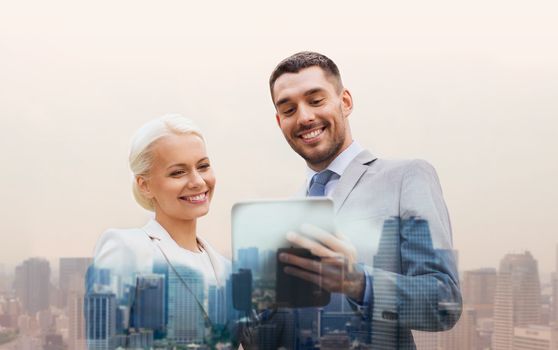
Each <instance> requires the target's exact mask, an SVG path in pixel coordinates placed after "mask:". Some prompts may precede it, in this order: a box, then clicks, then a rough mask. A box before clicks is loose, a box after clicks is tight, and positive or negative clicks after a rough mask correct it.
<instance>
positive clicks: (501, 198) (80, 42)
mask: <svg viewBox="0 0 558 350" xmlns="http://www.w3.org/2000/svg"><path fill="white" fill-rule="evenodd" d="M450 3H451V4H450ZM557 14H558V5H557V3H556V2H555V1H546V2H543V1H529V2H527V1H524V2H517V1H466V2H460V3H459V4H456V3H455V2H449V1H420V2H418V1H407V2H405V1H397V2H395V1H381V2H380V1H375V2H372V1H366V2H365V1H362V2H352V1H348V2H341V1H316V2H301V1H281V2H277V1H275V2H269V4H266V3H265V2H263V1H249V2H247V1H230V2H223V3H217V2H207V3H204V2H201V1H198V2H192V3H187V2H185V1H177V2H170V1H164V2H138V1H127V2H122V1H119V2H115V1H111V2H97V1H96V2H89V3H76V2H67V3H57V2H52V1H47V2H40V1H36V2H34V3H30V2H26V1H22V2H19V1H18V2H16V1H11V2H4V3H3V4H2V5H0V118H1V128H0V161H1V164H2V172H1V174H2V175H1V179H2V191H1V193H2V197H3V198H2V202H1V204H0V212H1V213H2V220H1V222H0V232H1V234H2V237H3V238H4V239H3V243H2V244H1V245H0V263H3V264H6V265H7V266H13V265H14V264H16V263H19V262H20V261H21V260H22V259H24V258H26V257H28V256H44V257H47V258H49V259H54V258H57V257H60V256H87V255H90V254H91V253H92V250H93V247H94V244H95V242H96V240H97V238H98V236H99V235H100V234H101V233H102V232H103V231H104V230H105V229H107V228H109V227H133V226H139V225H142V224H143V223H144V222H145V221H146V218H147V214H146V212H145V211H143V210H142V209H140V208H139V206H138V205H136V204H135V202H134V201H133V199H132V195H131V190H130V186H131V185H130V182H131V174H130V173H129V170H128V165H127V153H128V145H129V141H130V137H131V135H132V134H133V132H134V131H135V130H136V129H137V128H138V127H139V126H140V125H142V124H143V123H144V122H145V121H147V120H150V119H151V118H154V117H156V116H159V115H161V114H164V113H167V112H178V113H182V114H184V115H186V116H189V117H191V118H193V119H195V120H196V121H197V122H198V124H200V125H201V126H202V128H203V129H204V131H205V134H206V139H207V142H208V147H209V152H210V157H211V158H212V160H213V165H214V167H215V169H216V175H217V192H216V194H215V197H214V201H213V204H212V209H211V212H210V214H209V215H208V216H207V217H205V218H203V219H202V220H201V222H200V232H201V234H202V235H203V236H205V237H206V238H207V239H208V240H209V241H210V242H212V243H213V244H214V245H215V246H217V248H218V249H219V250H220V251H222V252H224V253H225V254H229V253H230V237H229V226H230V223H229V222H230V215H229V212H230V207H231V205H232V204H233V203H234V202H235V201H239V200H243V199H248V198H264V197H284V196H287V195H291V194H292V193H293V192H294V191H295V190H296V189H297V188H298V187H299V186H300V184H301V183H302V182H303V181H304V176H305V175H304V174H305V173H304V163H303V162H302V161H301V160H300V159H299V158H298V156H297V155H296V154H295V153H294V152H292V151H291V149H290V148H289V146H288V145H287V143H286V142H285V141H284V139H283V138H282V135H281V133H280V131H279V129H278V128H277V126H276V124H275V119H274V109H273V106H272V104H271V101H270V97H269V93H268V88H267V79H268V77H269V74H270V72H271V70H272V69H273V68H274V67H275V65H276V64H277V63H278V61H280V60H281V59H283V58H284V57H286V56H288V55H290V54H292V53H294V52H297V51H300V50H316V51H319V52H322V53H325V54H326V55H328V56H330V57H331V58H332V59H334V60H335V61H336V62H337V64H338V65H339V67H340V69H341V73H342V76H343V79H344V83H345V85H346V86H347V87H348V88H349V89H350V91H351V92H352V95H353V99H354V102H355V110H354V112H353V114H352V116H351V117H350V118H351V123H352V130H353V135H354V137H355V139H356V140H358V141H359V142H360V143H361V144H362V145H364V146H365V147H367V148H369V149H371V151H372V152H373V153H374V154H376V155H377V156H380V157H386V158H423V159H426V160H428V161H429V162H431V163H432V164H433V165H434V166H435V167H436V169H437V171H438V174H439V176H440V180H441V183H442V186H443V189H444V194H445V198H446V201H447V204H448V207H449V210H450V214H451V219H452V224H453V235H454V243H455V247H456V248H457V249H458V250H459V252H460V265H461V266H460V268H461V269H470V268H476V267H481V266H497V264H498V263H499V261H500V259H501V258H502V257H503V256H504V254H506V253H508V252H518V251H522V250H525V249H527V250H530V251H531V252H532V253H533V255H534V256H535V257H536V258H537V259H538V261H539V268H540V270H541V271H542V272H544V273H546V272H550V271H552V270H553V267H554V258H555V253H556V248H555V247H556V244H558V229H557V228H556V227H557V225H556V220H557V219H558V207H557V205H556V203H557V201H558V183H557V182H558V180H557V179H558V138H557V136H558V121H557V118H558V63H557V62H558V21H556V18H557ZM263 178H266V180H265V181H264V180H263ZM270 179H271V180H270Z"/></svg>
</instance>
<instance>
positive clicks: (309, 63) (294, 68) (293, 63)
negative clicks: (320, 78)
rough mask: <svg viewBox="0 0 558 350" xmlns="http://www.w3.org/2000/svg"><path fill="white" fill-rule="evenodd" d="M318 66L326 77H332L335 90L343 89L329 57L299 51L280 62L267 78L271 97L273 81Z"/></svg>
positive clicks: (337, 69)
mask: <svg viewBox="0 0 558 350" xmlns="http://www.w3.org/2000/svg"><path fill="white" fill-rule="evenodd" d="M313 66H318V67H320V68H321V69H322V70H323V71H324V73H325V74H326V76H330V77H334V78H335V80H336V81H337V83H338V84H337V85H338V86H337V89H341V88H342V87H343V83H342V82H341V74H340V73H339V68H337V65H336V64H335V62H333V61H332V60H331V59H330V58H329V57H327V56H325V55H322V54H321V53H317V52H312V51H301V52H297V53H295V54H294V55H292V56H289V57H287V58H285V59H284V60H283V61H281V62H280V63H279V64H278V65H277V67H275V69H274V70H273V72H272V73H271V77H269V89H270V91H271V96H273V87H274V86H275V81H276V80H277V79H278V78H279V77H280V76H281V75H283V74H285V73H298V72H300V71H301V70H302V69H304V68H308V67H313Z"/></svg>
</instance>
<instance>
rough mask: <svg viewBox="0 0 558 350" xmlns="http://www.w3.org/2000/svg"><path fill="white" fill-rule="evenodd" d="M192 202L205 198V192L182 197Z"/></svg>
mask: <svg viewBox="0 0 558 350" xmlns="http://www.w3.org/2000/svg"><path fill="white" fill-rule="evenodd" d="M182 198H184V199H186V200H188V201H190V202H195V201H201V200H204V199H205V193H202V194H198V195H196V196H190V197H182Z"/></svg>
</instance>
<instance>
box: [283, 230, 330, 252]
mask: <svg viewBox="0 0 558 350" xmlns="http://www.w3.org/2000/svg"><path fill="white" fill-rule="evenodd" d="M287 240H288V241H289V242H291V243H294V244H296V245H298V246H300V247H302V248H306V249H308V250H310V252H311V253H312V254H314V255H317V256H320V257H334V256H337V255H338V254H337V253H335V252H334V251H332V250H330V249H328V248H327V247H325V246H324V245H322V244H320V243H318V242H316V241H313V240H311V239H309V238H306V237H304V236H303V235H300V234H298V233H296V232H292V231H291V232H287Z"/></svg>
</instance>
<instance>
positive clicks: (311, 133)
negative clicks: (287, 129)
mask: <svg viewBox="0 0 558 350" xmlns="http://www.w3.org/2000/svg"><path fill="white" fill-rule="evenodd" d="M322 131H323V130H322V129H318V130H314V131H312V132H309V133H308V134H302V138H303V139H305V140H307V139H311V138H314V137H316V136H318V135H319V134H321V133H322Z"/></svg>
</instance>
